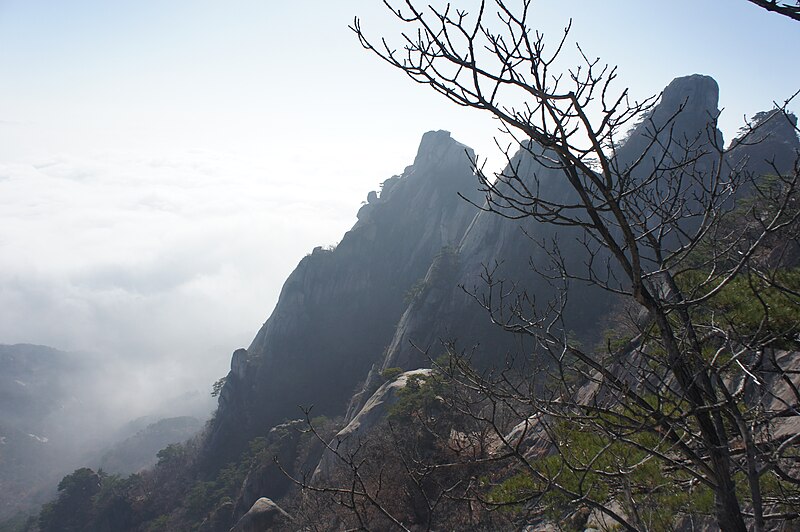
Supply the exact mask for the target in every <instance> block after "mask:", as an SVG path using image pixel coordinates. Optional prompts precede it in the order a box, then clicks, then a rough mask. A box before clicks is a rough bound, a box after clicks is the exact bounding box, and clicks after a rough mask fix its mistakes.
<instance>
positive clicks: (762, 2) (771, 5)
mask: <svg viewBox="0 0 800 532" xmlns="http://www.w3.org/2000/svg"><path fill="white" fill-rule="evenodd" d="M748 1H749V2H751V3H753V4H755V5H757V6H759V7H763V8H764V9H766V10H767V11H772V12H773V13H778V14H780V15H783V16H785V17H789V18H791V19H794V20H799V21H800V2H778V0H748Z"/></svg>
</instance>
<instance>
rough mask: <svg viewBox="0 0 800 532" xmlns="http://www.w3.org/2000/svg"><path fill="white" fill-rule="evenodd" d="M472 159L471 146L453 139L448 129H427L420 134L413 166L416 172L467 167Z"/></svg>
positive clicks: (473, 153)
mask: <svg viewBox="0 0 800 532" xmlns="http://www.w3.org/2000/svg"><path fill="white" fill-rule="evenodd" d="M474 159H475V152H474V151H473V150H472V148H469V147H467V146H465V145H464V144H461V143H460V142H458V141H456V140H454V139H453V138H452V137H451V136H450V132H449V131H444V130H439V131H428V132H427V133H425V134H424V135H422V140H421V141H420V143H419V149H418V150H417V156H416V158H415V159H414V166H413V167H414V168H415V170H416V171H417V172H420V171H422V170H433V169H435V168H437V167H440V168H441V167H449V166H455V167H464V168H469V166H470V160H474Z"/></svg>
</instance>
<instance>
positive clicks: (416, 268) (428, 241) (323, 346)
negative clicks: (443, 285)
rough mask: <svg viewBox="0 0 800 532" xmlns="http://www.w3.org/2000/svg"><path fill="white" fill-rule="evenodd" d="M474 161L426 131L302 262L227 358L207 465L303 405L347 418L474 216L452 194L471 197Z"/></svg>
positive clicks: (240, 447) (231, 454)
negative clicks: (342, 225)
mask: <svg viewBox="0 0 800 532" xmlns="http://www.w3.org/2000/svg"><path fill="white" fill-rule="evenodd" d="M469 157H474V155H473V153H472V150H470V149H468V148H466V147H465V146H464V145H462V144H460V143H458V142H456V141H455V140H453V139H452V138H451V137H450V134H449V133H447V132H445V131H432V132H429V133H426V134H425V135H424V136H423V138H422V141H421V143H420V146H419V150H418V152H417V156H416V158H415V159H414V164H413V165H411V166H409V167H408V168H406V169H405V171H404V172H403V173H402V174H401V175H399V176H394V177H392V178H390V179H388V180H386V181H384V182H383V183H382V185H381V191H380V193H377V192H371V193H370V194H369V195H368V197H367V200H368V202H367V203H366V204H365V205H364V206H363V207H361V209H360V210H359V212H358V222H356V224H355V225H354V226H353V228H352V229H351V230H350V231H348V232H347V233H346V234H345V235H344V237H343V238H342V240H341V242H340V243H339V244H338V245H337V246H336V247H335V248H327V249H326V248H322V247H318V248H316V249H314V251H313V252H312V253H311V254H309V255H308V256H306V257H305V258H304V259H303V260H301V261H300V264H299V265H298V266H297V268H296V269H295V270H294V272H292V274H291V275H290V276H289V278H288V279H287V280H286V282H285V284H284V286H283V289H282V290H281V294H280V297H279V299H278V303H277V305H276V307H275V310H274V311H273V313H272V315H271V316H270V318H269V319H268V320H267V321H266V322H265V323H264V325H263V326H262V327H261V330H260V331H259V332H258V334H257V335H256V337H255V338H254V339H253V342H252V343H251V344H250V346H249V347H248V348H247V349H246V350H245V349H240V350H237V351H236V352H235V353H234V354H233V358H232V361H231V371H230V373H229V374H228V376H227V378H226V381H225V384H224V386H223V388H222V390H221V393H220V399H219V408H218V411H217V414H216V416H215V418H214V420H213V423H212V426H211V432H210V438H209V441H208V446H207V451H208V453H209V454H208V456H210V457H211V458H210V460H211V461H212V462H214V463H216V464H221V463H224V461H227V460H229V459H231V458H234V457H236V456H238V454H239V453H241V452H242V451H243V450H244V448H245V444H246V442H247V441H249V440H250V439H252V438H253V437H255V436H257V435H258V434H260V433H262V432H263V431H264V429H265V428H269V427H271V426H274V425H276V424H278V423H280V422H282V421H283V420H285V419H292V418H296V417H298V416H301V415H302V412H301V410H300V409H299V408H298V405H305V406H309V407H310V406H312V405H313V406H314V410H313V414H314V415H321V414H324V415H329V416H330V415H337V414H341V413H343V411H344V410H345V408H346V406H347V404H348V401H349V400H350V397H351V395H352V394H353V392H354V390H355V388H356V387H357V385H358V384H359V383H360V382H362V381H363V380H364V378H365V376H366V374H367V372H368V371H369V369H370V367H371V366H372V365H373V364H374V363H375V362H376V361H377V360H379V359H380V358H381V356H382V354H383V352H384V350H385V349H386V347H387V346H388V345H389V343H390V341H391V339H392V336H393V335H394V330H395V325H396V324H397V322H398V320H399V318H400V316H401V315H402V313H403V310H404V309H405V306H406V305H405V302H404V298H405V296H406V294H407V293H408V292H409V290H410V289H411V288H412V287H413V286H414V284H415V283H416V282H418V281H419V280H420V279H422V277H423V276H424V275H425V273H426V271H427V270H428V267H429V266H430V264H431V262H432V261H433V259H434V257H436V256H437V255H438V254H440V253H441V252H442V250H443V249H444V248H447V247H452V246H455V245H457V244H458V242H459V241H460V240H461V239H462V238H463V235H464V232H465V231H466V228H467V226H468V225H469V223H470V222H471V220H472V218H473V217H474V209H473V207H472V206H470V205H469V204H468V203H467V202H465V201H464V200H462V199H461V198H460V197H459V194H462V195H464V196H465V197H468V198H471V199H473V200H477V198H478V193H477V190H476V187H475V183H474V178H473V172H472V168H471V165H470V160H469Z"/></svg>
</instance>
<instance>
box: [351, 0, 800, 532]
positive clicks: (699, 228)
mask: <svg viewBox="0 0 800 532" xmlns="http://www.w3.org/2000/svg"><path fill="white" fill-rule="evenodd" d="M384 3H385V4H386V5H387V7H388V8H389V9H390V10H391V11H392V12H393V13H394V15H395V16H396V17H397V19H398V20H399V21H401V22H402V23H403V24H407V25H408V26H409V27H410V28H412V29H411V30H410V31H407V32H404V33H402V41H403V44H402V49H401V51H398V49H396V48H395V47H394V46H393V45H391V44H390V43H389V42H388V41H386V40H385V39H384V40H381V41H379V43H376V42H375V41H373V40H371V39H370V38H369V37H368V36H367V35H366V34H365V32H364V31H363V30H362V27H361V25H360V22H359V20H358V19H356V20H355V21H354V24H353V27H352V29H353V30H354V31H355V32H356V34H357V35H358V37H359V39H360V41H361V43H362V45H363V46H364V47H365V48H366V49H368V50H370V51H372V52H374V53H375V54H376V55H377V56H379V57H380V58H381V59H383V60H384V61H386V62H388V63H389V64H391V65H393V66H394V67H396V68H398V69H400V70H402V71H403V72H405V73H406V74H407V75H408V76H409V77H410V78H411V79H413V80H414V81H416V82H418V83H421V84H424V85H427V86H429V87H431V88H432V89H433V90H435V91H437V92H439V93H441V94H443V95H444V96H445V97H446V98H448V99H449V100H451V101H453V102H455V103H457V104H459V105H461V106H464V107H468V108H473V109H479V110H483V111H488V112H489V113H491V114H492V115H493V116H494V117H496V118H497V119H499V124H500V127H501V130H502V131H503V133H504V134H506V135H508V136H510V137H511V138H512V139H513V142H512V145H511V146H510V147H509V148H507V149H506V156H507V159H508V162H509V165H508V167H507V170H506V171H504V172H503V173H500V174H498V175H497V176H496V177H490V176H486V175H484V173H483V172H482V170H481V165H480V164H479V161H475V166H476V170H477V172H478V175H479V178H480V182H481V185H482V186H483V188H484V190H485V192H486V203H485V204H484V205H482V206H480V207H481V208H483V209H485V210H488V211H491V212H494V213H497V214H499V215H500V216H504V217H506V218H510V219H519V218H525V219H532V220H534V221H535V222H537V223H539V224H542V225H543V226H554V225H555V226H560V227H563V228H565V229H564V230H565V231H570V232H571V233H565V234H571V235H577V236H572V237H571V238H575V239H577V242H579V244H580V246H581V247H582V248H583V253H584V255H583V256H584V257H585V259H584V260H583V261H580V264H582V265H583V268H582V269H581V268H577V269H576V268H575V263H574V261H570V260H569V257H565V255H564V254H563V253H561V251H560V246H559V244H558V243H557V242H551V243H547V242H542V243H541V245H542V246H544V247H545V248H546V249H547V251H548V253H549V255H550V257H551V258H552V262H553V265H552V267H551V268H550V269H548V270H547V271H545V270H544V269H540V273H542V274H543V275H544V276H547V277H548V278H549V280H550V282H552V283H556V284H559V283H560V284H561V290H559V292H558V297H557V298H556V299H555V300H554V301H552V302H550V303H549V304H546V305H542V304H541V302H536V301H535V298H534V297H533V295H531V294H517V295H515V296H514V297H513V298H511V299H509V294H508V291H507V290H505V289H504V282H505V281H507V280H504V279H497V278H495V276H494V273H493V271H492V270H491V269H489V268H487V270H486V273H485V281H486V283H487V290H486V292H485V293H484V294H482V295H480V294H475V296H476V299H478V300H479V302H481V303H482V304H483V305H484V306H485V307H486V308H487V310H488V311H489V312H490V313H492V316H493V318H494V319H495V321H497V322H498V323H499V324H500V325H501V326H503V327H505V328H506V329H508V330H509V331H512V332H515V333H518V334H524V335H528V336H530V337H532V338H534V339H535V341H536V344H537V349H536V353H535V355H536V356H537V357H538V359H537V360H539V361H541V363H542V366H543V367H545V368H547V370H548V379H547V381H546V384H545V385H542V386H538V387H536V394H533V395H532V394H531V393H530V391H531V387H530V386H529V385H527V384H520V381H519V379H518V378H516V377H514V378H511V377H510V376H509V375H507V374H500V375H495V376H493V377H489V378H487V377H486V376H482V375H479V374H477V373H476V372H474V371H471V370H470V369H469V367H468V365H466V364H456V368H458V369H459V372H458V375H460V376H461V379H460V382H461V383H462V385H463V386H464V387H465V388H466V389H470V390H473V391H479V392H480V394H481V395H482V397H484V398H486V399H487V400H488V401H489V405H488V406H489V410H488V412H495V411H496V408H493V406H494V407H496V406H497V405H502V406H503V407H504V408H505V409H507V410H508V409H510V410H512V411H515V412H517V413H518V414H519V415H520V416H521V418H520V419H522V420H523V421H522V426H521V430H522V432H521V433H518V434H516V436H515V437H514V438H509V436H508V434H507V433H506V432H504V430H505V429H504V428H502V427H499V426H498V427H496V429H497V430H496V431H495V432H496V436H497V438H498V439H499V441H500V447H501V448H502V449H504V451H503V452H501V453H500V454H502V455H503V456H505V457H512V458H516V459H517V461H518V462H519V463H520V464H522V465H523V466H524V468H525V471H526V472H527V474H529V475H530V478H531V479H532V480H533V481H534V482H533V484H531V486H530V495H529V496H526V497H525V499H526V500H528V501H532V500H534V499H535V500H536V501H539V502H542V503H547V495H548V494H550V493H554V492H557V493H560V494H562V495H563V496H565V497H567V499H568V500H569V501H571V503H572V504H573V505H574V506H580V505H587V506H588V507H590V508H592V509H594V510H596V511H599V512H601V513H603V514H605V515H606V516H608V517H609V518H611V519H612V520H614V521H616V522H617V523H618V524H621V525H622V526H623V527H625V528H626V529H629V530H637V529H643V528H648V525H647V522H646V521H645V519H644V517H643V516H642V515H640V512H639V507H640V504H639V500H638V499H637V497H639V496H641V495H642V493H643V492H645V491H647V490H650V491H651V492H657V491H658V490H660V489H662V488H660V487H659V486H658V485H654V484H652V483H653V482H655V480H657V479H658V478H666V479H669V480H670V481H671V482H673V483H675V485H676V486H679V487H680V489H682V490H685V491H687V492H691V491H692V490H694V489H696V488H697V487H698V486H699V487H702V488H703V489H705V490H708V492H709V493H711V494H712V495H713V514H714V515H715V518H716V520H717V522H718V523H719V526H720V527H721V528H722V529H723V530H725V531H744V530H747V524H746V523H747V522H748V521H747V520H748V519H751V522H752V524H753V527H754V528H755V529H756V530H763V529H764V527H765V522H766V521H768V520H769V519H777V518H794V517H796V516H797V513H796V511H793V510H791V509H792V508H796V507H797V504H798V502H800V499H798V498H797V491H796V487H797V485H798V483H799V482H800V481H799V480H798V478H797V477H796V476H793V474H794V475H796V470H795V471H794V472H793V469H794V468H796V466H797V464H796V462H795V461H796V458H795V456H796V449H797V445H796V444H797V443H798V437H797V435H792V434H786V433H785V431H784V432H782V430H781V425H780V423H781V420H782V419H785V418H787V417H792V416H797V415H798V405H800V394H799V393H798V379H797V375H796V374H793V373H791V372H790V371H789V370H788V369H787V365H789V364H790V363H791V360H788V359H787V357H786V356H785V355H784V354H781V352H780V351H778V350H777V349H776V348H777V347H780V346H781V345H783V344H782V342H783V341H786V342H788V345H791V346H794V345H795V344H794V342H795V340H796V338H797V331H796V327H797V325H796V323H794V324H792V323H789V324H782V323H779V320H776V319H775V318H776V316H775V315H774V311H773V308H774V307H775V305H776V298H778V299H782V300H785V305H787V306H789V307H792V308H794V307H796V306H797V305H798V304H799V303H800V300H799V299H798V296H800V293H798V285H797V282H796V280H794V279H793V278H792V276H791V275H788V274H787V272H786V268H785V266H786V263H785V261H784V262H782V261H781V260H778V259H775V257H776V256H778V257H780V256H781V254H783V255H784V256H785V255H786V253H788V251H787V249H788V248H786V247H784V248H783V251H781V249H782V248H781V245H772V246H771V247H770V246H768V244H769V243H770V242H772V243H773V244H774V243H775V242H776V241H777V242H782V243H785V244H786V245H789V244H790V243H792V242H793V241H795V240H796V237H797V232H796V231H797V226H798V223H797V222H798V217H799V216H800V209H798V208H797V185H798V182H797V181H798V164H797V161H795V164H794V166H793V168H789V169H786V168H777V167H775V168H773V170H774V172H773V173H774V174H775V176H774V177H773V178H772V179H771V180H770V181H769V182H758V181H756V180H754V176H749V175H747V173H746V172H744V171H743V168H742V167H741V166H740V165H736V164H731V163H729V161H727V160H726V158H725V152H724V149H723V146H721V140H720V137H719V135H718V133H717V130H716V118H717V117H716V116H713V115H712V116H708V117H706V118H707V125H706V127H705V128H703V129H702V130H701V131H699V132H698V133H697V134H696V135H693V136H689V137H687V136H685V135H682V134H678V133H677V131H679V129H680V128H679V127H678V124H679V123H680V121H681V120H682V119H683V116H684V114H685V110H686V105H687V103H686V102H684V103H682V104H681V105H678V106H677V108H676V109H674V111H673V112H671V113H668V114H666V115H664V114H663V113H662V114H660V115H659V114H658V113H656V112H655V110H654V107H653V106H654V104H655V103H657V101H658V99H657V98H653V99H648V100H645V101H643V102H633V101H631V100H630V98H629V95H628V91H627V89H621V90H615V85H614V82H615V79H616V77H617V72H616V69H615V68H611V67H608V66H606V65H603V64H602V63H600V62H599V60H596V59H590V58H589V57H588V56H587V55H585V54H584V53H583V51H581V50H580V48H578V51H579V53H580V57H581V58H582V62H581V63H580V64H579V65H577V66H575V67H574V68H572V69H570V70H568V71H567V72H564V73H562V72H559V71H557V70H556V68H557V66H556V65H557V60H558V57H559V54H560V53H561V52H562V50H563V48H564V46H565V43H566V39H567V35H568V32H569V28H567V29H566V30H565V32H564V34H563V35H562V36H561V39H560V40H559V41H557V42H556V43H555V46H554V47H552V48H548V47H546V46H545V40H544V37H543V35H541V34H540V33H538V32H533V31H532V30H531V29H530V28H529V21H530V20H531V16H532V15H531V2H530V0H523V1H522V2H521V5H520V6H519V7H518V8H514V9H512V8H511V7H509V4H508V3H507V2H505V1H504V0H494V2H491V3H488V2H485V1H482V2H480V4H479V6H478V8H477V10H476V12H474V13H468V12H466V11H463V10H458V9H456V8H454V7H453V6H451V5H450V4H446V5H443V6H441V7H440V8H437V7H435V6H429V7H427V8H426V9H420V8H418V7H417V6H416V5H415V2H413V1H412V0H407V1H405V2H398V4H400V5H395V4H394V3H393V2H390V1H385V2H384ZM756 3H759V2H756ZM767 3H769V4H771V5H772V7H773V8H783V9H789V11H790V12H791V11H792V9H793V8H791V7H786V6H785V5H782V6H778V5H777V4H776V3H774V2H767ZM765 7H766V6H765ZM774 119H775V120H782V119H788V116H787V114H786V111H785V105H784V106H780V107H779V108H777V109H776V111H775V113H774ZM637 122H638V125H637V126H636V127H637V129H638V130H639V131H640V133H641V134H640V135H639V137H638V138H639V139H640V141H639V143H638V144H636V145H633V146H632V145H631V144H632V143H624V144H623V143H622V140H623V137H624V134H625V131H626V130H627V129H628V128H630V127H631V126H632V125H634V124H636V123H637ZM747 138H748V137H747V136H745V137H744V141H743V142H746V141H747ZM641 139H644V140H643V141H642V140H641ZM514 150H522V151H523V152H524V154H525V157H528V158H530V159H532V160H534V161H535V163H536V164H537V165H538V167H539V168H546V169H549V170H553V169H555V170H557V171H558V172H560V175H561V176H562V179H563V182H564V183H567V184H568V189H569V194H568V196H567V197H559V198H552V197H548V195H547V193H546V190H544V189H543V188H542V187H540V186H539V185H540V182H539V180H538V176H537V174H536V173H535V172H534V175H532V176H530V175H523V174H522V173H521V172H520V163H519V161H520V159H519V158H514V157H513V156H512V155H511V152H512V151H514ZM745 190H747V191H749V192H748V193H749V194H751V195H752V196H753V197H754V198H755V199H753V200H751V201H750V202H749V203H746V204H742V202H740V201H738V200H739V198H740V197H741V196H742V195H743V194H744V193H745V192H744V191H745ZM768 247H769V255H770V256H771V258H770V257H766V256H764V255H765V252H764V250H765V249H767V248H768ZM575 282H582V283H587V284H590V285H593V286H598V287H601V288H603V289H604V290H606V291H608V292H609V293H611V294H614V295H615V296H616V297H619V298H620V299H621V300H622V301H627V302H628V303H626V304H624V308H626V309H628V310H629V311H630V315H631V318H632V319H631V320H630V327H631V335H632V338H630V339H629V340H628V341H627V342H625V345H624V346H623V347H622V348H620V349H612V348H611V346H610V344H609V345H608V347H607V349H605V350H599V351H597V350H588V349H585V348H582V347H580V346H578V345H576V344H575V343H574V342H572V341H571V340H570V337H569V331H568V330H567V329H566V327H564V309H565V305H566V301H567V300H568V299H569V297H570V291H569V287H570V285H571V284H572V283H575ZM732 293H737V294H739V295H741V294H746V296H747V299H748V301H751V302H756V306H757V307H758V308H759V314H758V316H759V319H757V320H756V323H755V324H751V325H750V326H744V325H743V324H742V323H739V322H737V321H736V320H734V319H731V317H730V316H728V315H726V311H725V309H724V308H723V307H724V305H722V304H721V303H720V300H721V299H723V298H726V297H730V295H731V294H732ZM790 358H791V357H790ZM486 407H487V405H485V404H484V405H482V406H481V408H480V409H478V410H475V409H470V410H469V412H470V414H471V415H472V416H473V418H478V419H481V420H483V421H485V422H487V423H489V424H490V425H492V426H495V425H494V422H495V418H494V417H493V416H492V415H487V414H486V412H487V410H485V408H486ZM534 427H538V428H539V429H542V430H543V431H544V433H545V434H546V435H547V436H548V440H549V441H550V443H551V444H552V445H554V449H555V450H554V451H553V452H555V453H556V454H555V456H556V457H558V460H557V465H555V464H554V463H552V459H550V461H543V460H540V459H538V458H537V459H532V458H531V457H530V455H528V454H526V453H525V452H524V450H523V449H522V447H521V442H522V441H524V440H525V439H526V437H527V436H528V435H529V433H530V430H532V429H533V428H534ZM580 437H584V438H589V439H590V440H591V442H589V443H587V444H586V445H584V446H583V449H582V450H580V451H579V450H576V449H575V446H574V445H573V443H572V442H574V441H576V440H577V439H579V438H580ZM539 458H541V457H539ZM637 472H648V473H649V474H650V475H651V477H652V476H655V477H656V478H655V479H654V478H650V479H649V480H648V481H647V482H645V481H643V480H641V479H639V480H636V479H637V478H638V477H637ZM636 482H638V483H639V485H633V483H636ZM768 485H769V486H772V488H770V489H767V488H768ZM737 488H743V489H737ZM773 488H774V489H773ZM793 490H794V491H793ZM476 497H477V498H480V497H478V495H476ZM485 502H487V503H492V501H491V500H485ZM784 508H786V509H787V510H785V511H784V510H783V509H784Z"/></svg>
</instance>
